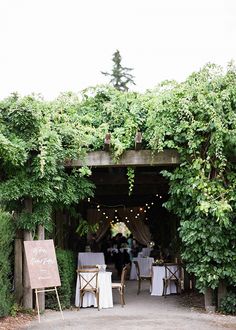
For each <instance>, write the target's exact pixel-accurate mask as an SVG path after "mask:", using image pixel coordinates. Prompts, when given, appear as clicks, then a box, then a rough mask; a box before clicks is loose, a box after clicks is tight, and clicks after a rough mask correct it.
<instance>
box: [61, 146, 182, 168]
mask: <svg viewBox="0 0 236 330" xmlns="http://www.w3.org/2000/svg"><path fill="white" fill-rule="evenodd" d="M179 164H180V159H179V154H178V152H177V151H176V150H172V149H169V150H164V151H161V152H157V153H153V152H152V151H151V150H139V151H136V150H127V151H125V152H124V153H123V155H122V156H121V157H120V159H119V160H118V161H114V160H113V158H112V155H111V154H110V153H108V152H106V151H92V152H89V153H88V154H87V156H86V157H85V159H84V160H79V159H77V160H71V161H69V162H66V163H65V167H81V166H85V165H87V166H90V167H110V166H112V167H122V166H177V165H179Z"/></svg>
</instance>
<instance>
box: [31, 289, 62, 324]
mask: <svg viewBox="0 0 236 330" xmlns="http://www.w3.org/2000/svg"><path fill="white" fill-rule="evenodd" d="M50 291H55V293H56V297H57V302H58V306H59V309H60V312H61V317H62V320H64V315H63V312H62V309H61V304H60V299H59V296H58V292H57V287H56V286H55V287H54V288H53V289H46V290H45V289H35V298H36V307H37V312H38V321H39V323H40V312H39V299H38V293H40V292H50Z"/></svg>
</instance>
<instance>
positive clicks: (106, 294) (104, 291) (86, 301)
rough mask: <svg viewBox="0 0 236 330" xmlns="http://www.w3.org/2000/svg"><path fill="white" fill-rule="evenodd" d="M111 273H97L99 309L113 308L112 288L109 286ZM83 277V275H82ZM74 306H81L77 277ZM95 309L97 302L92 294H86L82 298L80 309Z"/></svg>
mask: <svg viewBox="0 0 236 330" xmlns="http://www.w3.org/2000/svg"><path fill="white" fill-rule="evenodd" d="M111 274H112V273H111V272H103V271H100V272H99V273H98V287H99V305H100V308H110V307H113V297H112V286H111ZM83 276H84V275H83ZM75 306H76V307H79V306H81V302H80V281H79V275H78V276H77V283H76V295H75ZM90 306H94V307H97V301H96V297H95V295H94V294H92V293H90V292H88V293H85V295H84V297H83V306H82V307H90Z"/></svg>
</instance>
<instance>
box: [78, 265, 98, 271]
mask: <svg viewBox="0 0 236 330" xmlns="http://www.w3.org/2000/svg"><path fill="white" fill-rule="evenodd" d="M81 269H95V270H96V269H98V266H96V265H83V266H81Z"/></svg>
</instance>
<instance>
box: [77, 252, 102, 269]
mask: <svg viewBox="0 0 236 330" xmlns="http://www.w3.org/2000/svg"><path fill="white" fill-rule="evenodd" d="M104 264H105V258H104V253H101V252H94V253H93V252H79V254H78V268H80V267H82V266H88V265H104Z"/></svg>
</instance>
